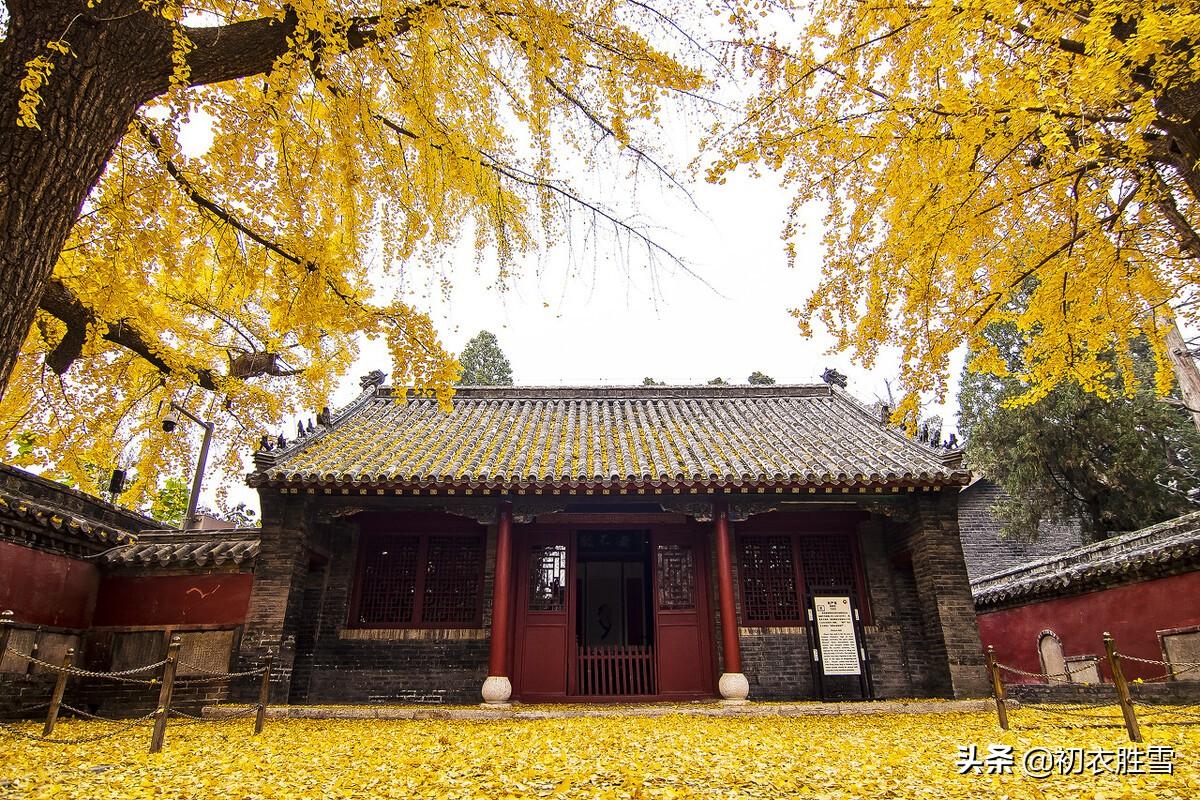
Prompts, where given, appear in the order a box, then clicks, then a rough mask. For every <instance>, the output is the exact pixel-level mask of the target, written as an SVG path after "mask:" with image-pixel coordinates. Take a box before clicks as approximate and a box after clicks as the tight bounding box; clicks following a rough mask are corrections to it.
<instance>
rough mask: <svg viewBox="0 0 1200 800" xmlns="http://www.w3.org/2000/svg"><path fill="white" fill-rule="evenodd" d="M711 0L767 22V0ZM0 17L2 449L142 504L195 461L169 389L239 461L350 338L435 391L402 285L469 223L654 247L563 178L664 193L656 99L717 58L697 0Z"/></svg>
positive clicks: (506, 258)
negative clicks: (621, 181) (104, 484)
mask: <svg viewBox="0 0 1200 800" xmlns="http://www.w3.org/2000/svg"><path fill="white" fill-rule="evenodd" d="M713 8H719V10H720V12H721V14H720V17H719V19H718V20H717V24H720V25H724V26H727V27H728V30H729V34H728V35H730V36H736V37H738V38H747V37H749V38H753V37H754V36H755V33H754V25H755V24H756V20H757V19H758V12H757V7H756V4H755V3H753V2H741V0H737V1H736V2H724V1H722V2H714V3H713ZM0 9H2V11H0V21H2V22H3V23H4V38H3V40H2V41H0V298H3V300H2V303H3V312H2V313H0V392H2V393H3V397H2V400H0V442H13V441H16V440H17V439H18V437H20V438H21V441H24V442H27V443H29V442H32V447H26V448H24V451H23V454H22V455H20V456H19V457H20V458H22V459H25V460H26V461H29V462H38V461H40V462H41V463H50V464H51V465H53V466H54V467H55V468H56V469H57V470H58V471H59V472H60V474H64V475H66V476H69V477H74V478H75V479H76V480H79V481H82V480H83V477H84V475H85V466H86V465H92V468H93V469H94V465H97V464H99V465H102V466H103V465H113V463H114V461H115V460H117V459H122V460H124V462H125V463H124V466H127V467H129V466H132V467H134V468H135V469H136V472H137V475H138V476H139V480H138V482H135V484H134V485H133V486H132V487H131V490H130V491H129V492H127V494H126V495H125V499H126V500H127V501H130V502H135V503H136V502H138V501H139V500H140V499H141V498H143V497H145V495H146V492H147V491H149V490H150V489H152V487H151V486H150V485H149V484H148V483H147V481H150V480H152V476H153V475H154V474H155V471H156V470H155V467H156V465H161V464H162V463H164V459H174V460H175V461H176V462H177V463H180V464H182V463H184V462H185V461H186V459H185V456H186V453H187V449H188V443H187V440H186V438H185V437H180V436H174V437H169V436H167V435H165V434H163V432H162V431H161V430H159V428H158V426H157V425H155V424H154V418H155V415H156V414H157V413H158V412H159V411H160V409H162V408H163V404H164V402H166V401H168V400H170V399H173V400H175V401H177V402H179V403H182V404H184V405H185V406H186V407H188V408H190V409H192V410H193V411H195V412H196V413H198V414H201V415H203V416H205V417H206V418H210V419H213V420H214V421H215V422H216V423H217V424H218V426H219V427H220V429H221V432H222V434H223V436H221V437H219V438H220V439H222V440H223V441H225V442H226V443H228V444H230V445H231V446H230V447H229V448H228V449H227V450H226V465H227V467H236V465H237V460H236V457H237V453H239V452H244V450H245V447H244V446H245V445H246V444H248V443H250V442H252V441H254V440H256V439H257V438H258V435H259V434H260V433H262V432H263V430H264V428H265V427H266V426H267V425H268V424H277V423H278V422H279V421H280V420H281V419H282V418H283V417H284V416H285V415H286V414H287V413H295V412H297V411H302V410H309V412H310V413H311V412H312V410H315V409H318V408H320V407H321V405H322V404H323V403H324V402H327V398H328V396H329V392H330V390H331V388H332V386H333V385H334V383H335V381H336V380H337V379H338V378H339V377H340V376H341V375H342V374H344V373H345V371H346V370H347V369H348V368H349V367H350V365H352V364H353V362H354V359H355V356H356V353H357V342H358V337H359V335H360V334H363V333H365V334H366V335H367V336H369V337H383V338H385V339H386V341H387V344H388V346H389V348H390V350H391V354H392V358H393V362H394V365H393V372H394V374H393V376H392V380H393V381H394V382H395V383H396V384H398V385H409V386H413V387H416V388H417V389H418V390H422V391H429V392H433V393H436V394H437V395H438V396H439V397H440V398H442V399H443V400H446V399H448V397H449V396H450V393H451V392H452V387H453V385H454V383H455V380H456V378H457V376H458V369H459V368H458V365H457V364H456V362H455V361H454V359H453V357H452V356H451V355H450V354H449V353H448V352H446V350H445V349H444V348H443V347H442V345H441V344H440V343H439V340H438V338H437V335H436V333H435V331H434V328H433V325H432V324H431V321H430V319H429V318H428V317H427V316H426V315H425V314H423V313H422V312H421V311H420V310H419V309H416V308H413V307H411V306H410V305H407V304H405V303H404V302H401V301H400V299H399V296H398V295H396V293H395V291H394V289H395V286H396V285H397V283H398V282H399V281H398V277H399V274H400V272H401V271H402V270H404V269H407V268H412V267H413V266H414V265H417V264H419V263H421V262H422V261H431V260H433V259H436V258H437V257H438V255H439V254H441V253H444V252H446V251H447V249H448V248H449V247H450V246H452V245H453V244H454V243H456V242H457V241H458V240H459V239H460V238H462V237H464V236H468V237H473V238H472V241H473V242H474V244H475V246H476V248H477V249H478V251H479V252H488V251H490V252H493V253H495V254H496V255H497V256H498V259H499V263H500V264H501V265H502V266H504V265H509V264H511V263H513V262H514V260H515V259H517V257H518V256H519V255H520V254H522V253H523V252H525V251H528V250H529V249H531V248H533V247H535V246H536V245H538V244H539V243H541V242H546V241H554V240H555V239H556V238H557V237H558V236H559V235H560V234H561V233H562V232H563V230H564V228H565V227H567V226H569V225H570V224H571V222H570V219H571V218H572V214H574V218H575V219H576V220H578V219H579V218H580V215H582V216H583V218H584V220H585V221H586V222H587V223H588V224H590V225H592V226H594V227H597V228H599V227H604V228H608V229H609V230H610V231H611V232H612V233H613V234H614V235H615V236H617V237H618V238H621V237H624V238H625V240H626V241H625V242H623V243H622V244H623V245H627V246H628V247H627V248H626V249H632V246H633V245H637V246H638V247H640V248H641V252H642V253H644V254H645V255H646V257H647V259H649V260H653V259H654V258H657V257H663V256H669V254H666V253H665V252H663V251H662V250H661V249H660V248H658V247H657V245H656V244H655V243H654V241H653V240H652V239H650V238H649V237H647V236H646V235H644V233H643V232H642V231H641V230H640V229H638V228H637V227H636V226H634V225H633V224H631V223H628V222H627V221H626V219H627V218H626V217H625V216H622V214H621V212H619V211H618V210H617V209H614V208H612V207H609V206H607V205H605V204H603V203H601V202H597V201H593V200H590V199H588V198H586V197H585V196H583V195H582V194H580V193H579V192H577V191H575V190H574V189H573V187H572V185H571V184H570V182H569V181H567V180H564V179H563V178H562V177H561V170H560V169H559V167H560V164H561V162H562V161H563V160H565V159H566V160H569V159H575V160H578V161H581V162H582V163H584V164H585V165H590V166H592V167H593V168H595V169H610V168H615V166H616V165H618V164H624V165H626V167H627V168H629V169H641V170H643V171H648V172H651V173H654V174H656V175H657V176H659V177H660V178H662V179H663V180H664V181H667V182H673V181H674V180H675V177H674V175H673V173H672V172H671V170H670V168H669V166H668V165H666V164H664V163H663V162H661V161H660V160H658V159H657V158H656V157H655V156H654V153H655V144H656V136H655V134H656V131H657V125H658V122H659V119H660V115H661V114H664V113H667V111H668V110H670V111H672V112H673V113H674V112H675V111H677V110H679V109H680V108H681V107H682V109H683V111H684V112H685V113H686V112H687V110H688V109H691V110H692V111H697V112H701V111H703V110H704V109H705V102H704V100H703V98H702V95H703V94H704V92H705V91H706V89H707V87H708V82H709V79H708V77H707V75H706V70H709V71H710V70H711V69H712V68H713V67H714V66H715V65H716V59H715V57H714V55H713V54H712V53H711V52H710V51H709V50H708V49H707V48H706V47H705V46H704V45H703V44H702V43H701V42H699V41H698V40H697V39H695V38H693V37H692V36H691V35H689V34H688V33H687V24H686V23H687V21H688V20H689V18H691V17H692V15H695V14H697V13H704V14H709V13H710V10H711V9H709V8H707V7H697V6H696V5H695V4H691V3H686V2H678V3H676V2H670V1H669V0H640V1H637V0H288V2H270V1H268V0H189V2H187V3H182V2H180V0H36V1H35V0H4V3H3V5H2V6H0ZM3 11H6V12H7V16H6V18H5V17H4V16H3ZM189 132H190V134H189ZM189 135H191V136H192V137H193V139H194V138H197V137H198V138H200V139H204V138H205V136H207V137H208V138H210V140H211V141H209V142H206V143H204V145H203V146H201V147H199V148H197V147H194V146H192V147H189V144H188V137H189ZM10 453H11V450H10Z"/></svg>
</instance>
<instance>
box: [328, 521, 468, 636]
mask: <svg viewBox="0 0 1200 800" xmlns="http://www.w3.org/2000/svg"><path fill="white" fill-rule="evenodd" d="M405 537H406V538H415V539H417V559H416V564H417V569H416V576H415V581H414V585H413V610H412V622H391V623H388V622H370V623H364V622H359V621H358V619H359V611H360V603H361V600H362V588H363V580H364V577H365V574H366V568H367V553H368V551H369V550H371V549H373V548H372V547H370V546H369V545H372V544H374V543H375V542H379V541H380V540H387V539H391V538H405ZM435 537H436V538H462V539H473V540H474V541H475V542H476V543H477V544H478V546H479V576H478V579H477V580H476V581H475V587H476V591H475V616H474V617H472V618H471V619H470V620H454V621H450V622H426V621H425V619H424V611H425V609H424V605H425V579H426V576H427V574H428V571H429V540H430V539H431V538H435ZM486 569H487V537H486V535H485V534H484V533H482V532H465V531H428V532H417V531H408V530H395V531H378V530H375V531H364V532H363V533H362V534H361V535H360V536H359V539H358V553H357V557H356V563H355V568H354V586H353V589H352V591H351V599H350V608H349V614H348V619H347V620H346V627H347V628H354V629H358V630H444V629H453V628H482V627H483V580H484V573H485V570H486Z"/></svg>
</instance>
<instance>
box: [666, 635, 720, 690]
mask: <svg viewBox="0 0 1200 800" xmlns="http://www.w3.org/2000/svg"><path fill="white" fill-rule="evenodd" d="M658 646H659V653H660V656H659V662H658V663H659V672H658V679H659V692H660V693H662V694H700V693H703V692H705V691H707V689H708V687H707V685H706V684H707V681H706V680H705V677H706V669H705V668H706V665H705V663H704V648H703V647H702V646H701V641H700V630H699V626H698V625H696V624H695V623H694V622H691V623H688V624H683V625H678V624H667V625H662V624H660V625H659V629H658Z"/></svg>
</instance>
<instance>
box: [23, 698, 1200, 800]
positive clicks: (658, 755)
mask: <svg viewBox="0 0 1200 800" xmlns="http://www.w3.org/2000/svg"><path fill="white" fill-rule="evenodd" d="M252 726H253V721H252V720H250V719H239V720H233V721H229V722H222V723H212V724H194V725H187V726H182V725H181V726H176V727H172V728H171V729H169V730H168V733H167V742H166V747H165V748H164V750H163V752H162V753H161V754H158V755H149V754H147V753H146V745H147V741H148V738H149V730H148V728H145V727H139V728H134V729H133V730H132V731H130V732H128V733H126V734H123V735H122V736H119V737H117V738H114V739H106V740H101V741H97V742H92V743H86V744H78V745H50V744H38V743H35V742H32V741H28V740H24V739H20V738H16V737H13V736H12V735H11V734H9V733H7V732H4V731H0V746H3V752H4V758H3V759H0V797H21V798H47V799H49V798H54V800H62V799H63V798H110V797H111V798H117V797H119V798H139V797H182V798H275V797H334V798H337V797H361V798H435V797H436V798H442V797H455V798H460V797H461V798H502V797H587V798H593V797H596V798H659V797H663V798H668V797H679V798H686V797H704V798H743V797H745V798H784V797H804V798H855V797H886V798H897V799H901V798H903V799H907V798H913V800H917V799H918V798H920V799H921V800H931V799H933V798H955V799H956V800H957V799H958V798H966V797H980V798H983V797H988V798H991V797H1006V798H1038V800H1051V799H1053V798H1072V799H1074V798H1105V799H1106V800H1115V799H1116V798H1143V797H1144V798H1180V799H1181V800H1182V799H1183V798H1188V799H1190V798H1195V797H1200V758H1198V756H1200V725H1147V726H1146V731H1145V733H1146V743H1145V745H1142V746H1141V747H1142V749H1143V750H1144V749H1145V748H1146V747H1149V746H1155V747H1164V748H1165V747H1169V748H1173V764H1172V766H1173V774H1143V775H1118V774H1114V772H1112V771H1106V770H1101V774H1098V775H1094V774H1092V772H1093V771H1094V770H1089V771H1085V772H1084V774H1065V775H1064V774H1052V775H1050V776H1048V777H1045V778H1041V779H1038V778H1034V777H1031V776H1030V775H1028V774H1025V773H1024V771H1023V770H1022V755H1023V754H1024V753H1025V752H1027V751H1029V750H1030V749H1031V748H1036V747H1044V748H1048V749H1049V750H1051V751H1054V750H1061V749H1069V748H1082V749H1083V750H1085V751H1107V752H1109V753H1112V752H1114V751H1118V750H1120V749H1122V748H1128V747H1131V745H1130V743H1129V741H1128V740H1127V739H1126V737H1125V733H1124V730H1123V729H1121V728H1117V727H1111V728H1109V727H1064V726H1062V725H1051V724H1049V723H1048V722H1046V721H1045V720H1044V719H1043V720H1042V721H1041V722H1039V721H1038V719H1037V718H1035V715H1034V712H1032V711H1025V710H1022V711H1020V712H1017V713H1016V714H1014V730H1012V731H1010V732H1008V733H1005V732H1002V731H1000V730H999V729H998V728H997V726H996V723H995V718H994V716H992V715H988V714H982V713H971V714H966V713H941V714H874V715H857V716H838V717H826V716H806V717H775V716H762V717H732V718H713V717H699V716H685V715H671V716H663V717H657V718H646V717H638V716H628V717H617V718H605V719H587V718H567V719H545V720H488V721H448V720H416V721H378V720H299V719H292V720H268V722H267V726H266V730H265V731H264V732H263V734H262V735H261V736H257V737H255V736H252V735H251V731H252ZM22 729H23V730H25V731H28V732H30V733H33V732H35V731H37V730H38V727H36V726H34V725H33V724H32V723H31V724H28V725H24V726H22ZM102 730H103V728H102V727H101V724H100V723H88V722H79V721H73V720H70V721H65V722H63V723H60V725H59V727H58V729H57V730H56V731H55V736H56V737H62V738H67V737H81V736H85V735H88V734H92V733H98V732H100V731H102ZM970 745H975V746H977V748H978V754H979V758H980V759H982V758H983V757H984V756H985V754H986V753H987V752H988V748H989V745H1001V746H1011V747H1012V752H1013V753H1014V756H1015V766H1014V768H1013V769H1012V771H1011V772H1008V771H1007V770H1005V771H1004V772H1005V774H995V775H988V774H986V773H984V772H980V773H974V772H972V773H969V774H959V767H958V766H957V765H958V763H959V761H960V756H959V748H960V746H967V747H969V746H970ZM1160 752H1161V751H1160ZM1138 763H1140V762H1135V764H1138ZM1109 766H1110V767H1111V766H1114V764H1113V763H1111V762H1110V764H1109ZM1142 766H1144V764H1143V765H1142Z"/></svg>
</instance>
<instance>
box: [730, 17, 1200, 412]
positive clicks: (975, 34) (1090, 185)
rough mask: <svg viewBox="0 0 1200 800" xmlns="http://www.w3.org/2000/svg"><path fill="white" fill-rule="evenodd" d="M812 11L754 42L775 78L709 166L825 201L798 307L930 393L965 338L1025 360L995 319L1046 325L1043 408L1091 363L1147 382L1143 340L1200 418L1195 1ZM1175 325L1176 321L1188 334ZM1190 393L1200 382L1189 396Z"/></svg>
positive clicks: (1032, 339)
mask: <svg viewBox="0 0 1200 800" xmlns="http://www.w3.org/2000/svg"><path fill="white" fill-rule="evenodd" d="M807 12H808V13H807V17H806V18H805V19H804V20H802V21H801V22H800V23H799V30H798V31H793V32H789V33H788V35H786V36H784V35H780V36H779V37H778V38H777V39H776V40H775V41H772V42H767V43H764V42H762V41H752V40H745V39H743V40H737V39H731V40H730V41H729V42H728V43H727V47H728V50H729V52H730V53H731V54H732V57H733V58H734V59H735V60H737V61H738V62H739V63H742V64H750V65H752V66H753V68H754V69H756V70H757V71H758V72H759V74H760V76H761V91H760V92H759V93H758V95H757V96H756V97H755V98H754V99H753V100H752V101H751V103H750V108H749V111H748V113H747V114H746V116H745V117H744V118H743V119H742V120H740V122H739V123H738V124H736V125H733V126H730V127H727V128H723V129H720V130H718V131H715V132H714V136H713V138H712V143H713V145H714V146H715V147H717V148H719V151H720V156H719V157H717V158H716V159H715V160H714V161H713V162H712V163H711V165H710V170H709V178H710V179H711V180H713V181H717V182H720V181H723V180H724V178H725V176H726V175H727V174H728V173H729V172H730V171H731V170H734V169H737V168H738V167H739V166H742V165H747V164H749V165H752V168H755V169H757V168H759V167H766V168H768V169H771V170H775V171H777V172H778V174H779V175H780V176H781V177H782V180H783V181H784V182H785V184H787V185H789V186H791V187H793V188H794V189H795V194H794V202H793V204H792V207H791V212H790V214H789V216H788V219H787V221H786V223H785V228H784V232H783V235H784V238H785V240H787V242H788V247H789V248H791V249H792V252H791V256H792V257H793V258H794V257H795V250H794V249H795V246H796V243H797V240H798V235H799V233H800V226H801V211H802V209H804V208H805V207H806V206H807V204H809V203H811V202H814V201H815V202H820V203H824V204H826V207H827V209H828V215H827V217H826V219H825V226H824V243H825V247H826V251H827V252H826V258H825V262H824V266H823V274H822V278H821V281H820V284H819V287H818V288H817V289H816V291H815V292H814V293H813V294H812V295H811V296H810V298H809V299H808V301H807V302H806V304H805V305H804V306H803V307H802V308H799V309H797V310H796V311H795V312H794V313H795V314H796V316H797V317H798V318H799V319H800V322H801V327H802V329H804V330H810V329H811V326H812V324H813V322H814V321H821V322H823V323H825V324H826V325H827V326H828V327H829V328H830V329H831V330H832V332H833V333H834V334H835V337H836V340H837V344H838V346H840V347H842V348H849V349H851V350H852V352H853V353H854V354H855V355H856V356H857V357H858V358H859V359H860V360H861V361H862V362H863V363H864V364H866V365H868V366H869V365H871V364H872V362H873V361H874V360H875V359H876V357H877V356H878V355H879V354H880V352H881V348H884V347H888V346H894V347H895V348H897V349H898V350H899V353H900V357H901V359H902V373H901V375H902V381H903V384H904V386H905V388H906V389H907V390H908V394H907V395H906V397H905V398H904V400H903V401H902V402H901V403H900V404H899V407H898V408H897V415H898V418H901V417H902V418H904V419H906V420H907V421H908V422H909V424H912V423H913V422H915V420H916V419H917V417H918V413H919V406H918V398H919V397H920V396H921V395H922V394H923V393H924V394H925V395H926V396H928V393H930V392H933V393H935V394H939V395H943V396H944V393H945V390H946V379H947V376H948V374H949V371H950V358H951V354H952V353H953V352H954V351H955V350H956V349H957V348H959V347H960V346H961V345H964V344H966V345H968V346H969V347H970V350H971V352H973V353H974V354H975V355H974V357H973V360H972V363H971V364H970V367H971V368H972V369H974V370H977V371H984V372H992V373H995V374H997V375H1003V374H1004V373H1005V361H1004V360H1003V359H1002V358H1001V357H1000V355H999V354H998V353H997V352H996V351H995V348H994V347H991V346H990V345H989V343H988V341H987V340H986V339H985V338H984V337H983V332H984V331H985V330H986V329H987V328H988V326H989V325H990V324H992V323H1011V324H1014V325H1016V326H1017V328H1018V329H1019V330H1020V331H1022V332H1023V334H1024V335H1025V338H1026V341H1027V342H1028V344H1027V347H1026V350H1025V352H1024V354H1023V359H1022V363H1023V364H1024V370H1023V372H1022V374H1020V375H1018V376H1014V377H1016V378H1018V379H1019V381H1020V382H1021V384H1022V385H1023V386H1024V387H1025V391H1023V392H1021V393H1019V397H1016V398H1014V400H1015V402H1020V403H1033V402H1036V401H1037V400H1038V399H1039V398H1041V397H1044V396H1045V395H1046V394H1047V393H1048V392H1049V391H1051V390H1052V389H1053V388H1054V387H1055V386H1057V385H1059V384H1061V383H1064V382H1072V383H1074V384H1077V385H1079V386H1080V387H1082V388H1083V389H1084V390H1086V391H1089V392H1093V393H1096V394H1099V395H1101V396H1104V395H1106V394H1107V393H1108V392H1109V387H1110V386H1112V385H1113V381H1112V380H1110V379H1111V378H1112V377H1113V376H1114V375H1116V374H1120V375H1121V376H1122V377H1123V379H1124V380H1123V385H1124V386H1125V387H1126V390H1127V391H1134V390H1135V389H1136V386H1137V376H1136V375H1135V374H1134V372H1133V370H1132V361H1131V359H1130V355H1129V342H1130V341H1131V340H1133V339H1134V338H1135V337H1136V336H1138V335H1145V336H1146V337H1147V338H1148V340H1149V341H1151V342H1152V343H1153V345H1154V353H1155V360H1156V362H1157V371H1156V378H1155V382H1156V384H1157V388H1158V390H1159V391H1160V392H1161V393H1166V392H1167V391H1169V390H1170V387H1171V383H1172V377H1171V374H1172V361H1173V362H1174V364H1175V366H1176V368H1177V370H1178V371H1179V372H1180V373H1181V375H1182V376H1184V377H1188V376H1190V378H1189V380H1188V381H1181V383H1182V384H1183V389H1184V399H1185V401H1186V402H1187V403H1188V404H1189V405H1190V406H1192V407H1193V409H1194V410H1195V411H1196V412H1197V413H1196V419H1197V424H1200V380H1198V379H1197V378H1196V377H1195V374H1194V369H1195V366H1194V363H1193V362H1192V359H1191V358H1190V356H1189V355H1188V354H1187V353H1186V348H1185V347H1184V344H1183V341H1182V337H1181V336H1180V335H1179V333H1178V329H1177V328H1176V323H1177V322H1182V323H1183V327H1184V328H1185V329H1186V328H1187V326H1188V325H1189V324H1190V325H1195V324H1197V323H1198V322H1200V308H1198V307H1197V302H1198V300H1200V298H1198V296H1197V287H1198V286H1200V233H1198V232H1200V174H1198V173H1197V171H1196V166H1197V159H1198V158H1200V80H1198V75H1200V44H1198V43H1200V8H1198V7H1197V6H1196V5H1195V4H1194V3H1192V4H1188V3H1178V2H1174V0H1109V1H1108V2H1103V3H1096V2H1090V0H1088V1H1086V2H1085V1H1084V0H1049V1H1048V0H1038V1H1037V2H1032V3H1030V2H1018V0H977V1H975V2H964V0H918V1H917V2H900V3H897V2H894V1H893V0H856V1H855V2H844V0H812V1H811V2H809V3H808V4H807ZM1168 339H1171V342H1170V345H1169V346H1168ZM1189 392H1191V393H1192V394H1191V395H1190V396H1189Z"/></svg>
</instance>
